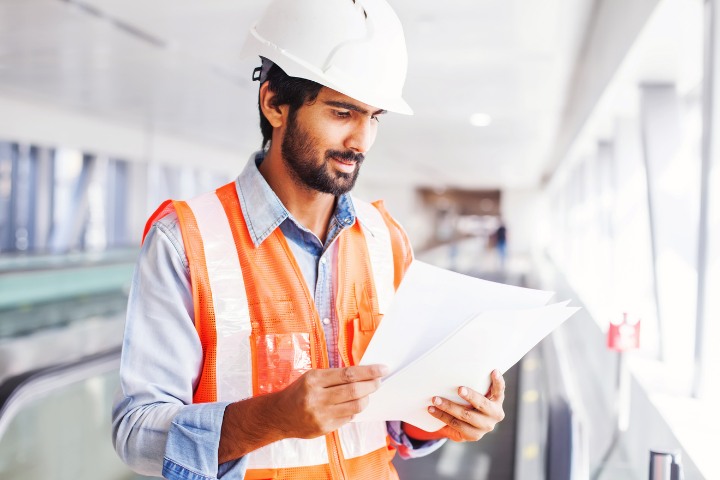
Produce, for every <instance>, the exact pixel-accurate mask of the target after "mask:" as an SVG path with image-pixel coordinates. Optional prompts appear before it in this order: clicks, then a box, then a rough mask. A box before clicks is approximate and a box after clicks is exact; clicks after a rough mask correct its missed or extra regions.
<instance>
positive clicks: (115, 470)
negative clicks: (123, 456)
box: [0, 372, 145, 480]
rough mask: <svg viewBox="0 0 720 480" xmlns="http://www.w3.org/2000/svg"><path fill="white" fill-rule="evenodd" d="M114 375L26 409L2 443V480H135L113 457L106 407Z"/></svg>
mask: <svg viewBox="0 0 720 480" xmlns="http://www.w3.org/2000/svg"><path fill="white" fill-rule="evenodd" d="M117 385H118V376H117V373H116V372H112V373H109V374H105V375H100V376H97V377H94V378H91V379H88V380H85V381H82V382H79V383H76V384H74V385H71V386H69V387H66V388H63V389H60V390H58V391H55V392H52V393H50V394H48V395H46V396H43V397H42V398H41V399H38V400H36V401H34V402H31V403H30V404H28V405H27V406H26V407H25V408H23V410H22V411H21V412H20V413H19V414H18V415H17V416H16V417H15V419H14V420H13V421H12V422H11V423H10V425H9V427H8V430H6V431H5V434H4V435H3V437H2V438H0V478H8V479H10V478H12V479H18V480H46V479H49V478H52V479H58V480H65V479H68V480H70V479H73V480H77V479H98V478H101V479H104V480H115V479H117V480H120V479H128V480H129V479H139V478H145V477H139V476H137V475H135V474H133V473H132V472H130V471H129V470H128V468H127V467H126V466H125V465H124V464H123V463H122V462H121V461H120V459H119V458H118V457H117V455H116V454H115V451H114V449H113V446H112V441H111V436H110V428H111V427H110V407H111V404H112V396H113V394H114V392H115V389H116V388H117Z"/></svg>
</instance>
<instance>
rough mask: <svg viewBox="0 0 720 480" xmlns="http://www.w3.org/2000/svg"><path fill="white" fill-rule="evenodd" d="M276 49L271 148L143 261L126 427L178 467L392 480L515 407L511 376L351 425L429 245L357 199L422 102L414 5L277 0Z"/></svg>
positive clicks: (265, 80) (168, 467) (133, 445)
mask: <svg viewBox="0 0 720 480" xmlns="http://www.w3.org/2000/svg"><path fill="white" fill-rule="evenodd" d="M245 50H246V51H247V52H249V53H252V54H254V55H259V56H260V57H261V62H262V66H261V67H259V68H258V69H256V71H255V72H254V78H255V79H256V80H259V82H260V88H259V109H260V118H261V130H262V134H263V149H262V150H261V151H259V152H256V153H254V154H253V155H252V156H251V158H250V161H249V162H248V163H247V165H246V167H245V169H244V170H243V172H242V173H241V174H240V175H239V177H238V178H237V179H236V181H234V182H232V183H230V184H228V185H225V186H223V187H220V188H218V189H217V190H216V191H214V192H210V193H208V194H206V195H202V196H200V197H198V198H196V199H193V200H189V201H187V202H178V201H168V202H165V203H164V204H163V205H161V206H160V208H158V210H157V211H156V212H155V214H153V216H152V217H151V218H150V220H149V221H148V225H147V227H146V232H145V237H144V243H143V248H142V252H141V255H140V258H139V261H138V265H137V268H136V271H135V274H134V278H133V286H132V290H131V293H130V299H129V305H128V317H127V324H126V331H125V338H124V343H123V354H122V361H121V367H120V381H121V385H120V389H119V393H118V396H117V398H116V401H115V405H114V408H113V441H114V444H115V448H116V450H117V452H118V454H119V455H120V457H121V458H122V459H123V460H124V461H125V462H126V463H127V464H128V465H130V466H131V467H132V468H133V469H134V470H135V471H137V472H138V473H141V474H145V475H163V476H165V477H167V478H173V479H174V478H178V479H209V478H228V479H229V478H233V479H235V478H238V479H239V478H247V479H265V478H273V479H325V478H328V479H329V478H338V479H367V480H377V479H394V478H397V473H396V472H395V469H394V468H393V466H392V463H391V460H392V458H393V455H394V454H395V452H396V451H398V452H399V453H400V455H401V456H402V457H405V458H411V457H417V456H421V455H425V454H428V453H430V452H432V451H434V450H435V449H437V448H439V447H440V446H441V445H442V443H443V442H444V441H445V439H447V438H450V439H452V440H455V441H474V440H477V439H479V438H480V437H481V436H483V435H484V434H485V433H486V432H488V431H490V430H492V428H493V427H494V425H495V424H496V423H497V422H498V421H500V420H501V419H502V418H503V410H502V402H503V398H504V382H503V379H502V377H501V376H500V375H499V374H497V372H495V373H494V374H493V378H492V385H491V388H490V390H489V391H488V392H486V394H482V393H480V392H475V391H472V390H471V389H468V388H466V387H462V386H459V389H458V392H459V394H460V395H461V396H462V397H463V398H464V399H466V400H467V401H468V402H469V404H470V406H465V405H459V404H456V403H453V402H451V401H449V400H447V399H444V398H440V397H434V398H433V402H432V405H429V406H428V411H429V412H430V414H431V415H433V416H435V417H436V418H438V419H440V420H442V421H443V422H444V423H446V424H447V426H445V427H443V428H442V429H441V430H439V431H438V432H424V431H422V430H420V429H418V428H416V427H413V426H412V425H407V424H403V423H401V422H351V421H350V420H351V419H352V416H353V415H355V414H357V413H358V412H360V411H361V410H362V409H363V408H364V406H365V405H366V404H367V399H368V396H369V395H370V394H371V393H372V392H374V391H375V390H377V388H378V387H379V385H380V379H381V378H382V377H383V375H385V374H386V373H387V372H386V369H385V367H384V366H382V365H370V366H359V365H357V363H358V362H359V360H360V358H361V357H362V354H363V352H364V351H365V348H366V347H367V344H368V342H369V341H370V338H371V337H372V335H373V333H374V331H375V329H376V328H377V326H378V324H379V322H380V320H381V318H382V315H383V313H384V312H385V311H386V310H387V308H388V303H389V301H390V299H391V298H392V294H393V292H394V290H395V289H396V288H397V286H398V285H399V283H400V281H401V279H402V276H403V274H404V272H405V270H406V268H407V267H408V265H409V264H410V262H411V261H412V252H411V250H410V246H409V242H408V240H407V237H406V235H405V233H404V231H403V230H402V228H401V227H400V226H399V224H398V223H397V222H396V221H395V220H394V219H393V218H392V217H391V216H390V215H389V214H388V213H387V211H386V210H385V208H384V206H383V205H382V203H375V204H369V203H365V202H363V201H361V200H358V199H355V198H352V197H351V196H350V195H349V192H350V190H351V189H352V187H353V185H354V184H355V180H356V179H357V176H358V173H359V171H360V167H361V165H362V162H363V161H364V159H365V154H366V153H367V152H368V151H369V149H370V147H371V146H372V144H373V142H374V140H375V136H376V133H377V129H378V118H379V117H380V116H381V115H383V114H385V112H386V111H393V112H399V113H405V114H410V113H412V111H411V109H410V107H409V106H408V105H407V103H406V102H405V101H404V100H403V99H402V87H403V84H404V81H405V75H406V64H407V57H406V50H405V40H404V35H403V31H402V27H401V25H400V22H399V20H398V18H397V16H396V15H395V13H394V12H393V11H392V9H391V8H390V6H389V5H388V4H387V3H386V2H385V0H275V1H273V2H272V3H271V4H270V5H269V7H268V8H267V10H266V12H265V14H264V16H263V17H262V18H261V19H260V20H259V21H258V22H257V23H256V24H255V25H254V26H253V27H252V29H251V32H250V35H249V36H248V41H247V43H246V46H245Z"/></svg>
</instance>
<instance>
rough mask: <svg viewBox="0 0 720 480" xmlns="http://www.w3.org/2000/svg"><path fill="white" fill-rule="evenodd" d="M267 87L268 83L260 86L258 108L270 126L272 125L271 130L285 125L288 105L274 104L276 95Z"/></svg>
mask: <svg viewBox="0 0 720 480" xmlns="http://www.w3.org/2000/svg"><path fill="white" fill-rule="evenodd" d="M268 87H269V83H268V82H265V83H263V84H262V85H261V86H260V108H261V109H262V112H263V114H264V115H265V118H267V119H268V122H270V125H272V127H273V128H278V127H281V126H283V125H284V124H285V121H286V118H287V113H288V105H277V104H276V102H275V99H276V95H275V93H274V92H273V91H272V90H270V88H268Z"/></svg>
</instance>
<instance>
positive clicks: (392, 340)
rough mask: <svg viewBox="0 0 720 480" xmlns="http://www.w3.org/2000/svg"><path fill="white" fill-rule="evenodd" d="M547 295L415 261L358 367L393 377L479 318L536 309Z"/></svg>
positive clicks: (546, 300) (547, 298) (546, 298)
mask: <svg viewBox="0 0 720 480" xmlns="http://www.w3.org/2000/svg"><path fill="white" fill-rule="evenodd" d="M552 296H553V292H545V291H542V290H533V289H529V288H522V287H515V286H511V285H504V284H501V283H495V282H489V281H487V280H481V279H479V278H474V277H469V276H467V275H462V274H460V273H455V272H452V271H450V270H445V269H442V268H438V267H435V266H432V265H429V264H427V263H423V262H420V261H418V260H415V261H414V262H413V263H412V264H411V265H410V268H408V270H407V272H406V273H405V277H404V278H403V281H402V283H401V284H400V287H399V288H398V290H397V292H396V294H395V297H394V298H393V301H392V304H391V306H390V309H389V310H388V312H387V313H386V314H385V316H384V317H383V320H382V322H381V323H380V326H379V327H378V329H377V330H376V331H375V335H373V338H372V341H371V342H370V344H369V345H368V348H367V350H366V351H365V354H364V355H363V358H362V360H361V361H360V364H361V365H371V364H373V363H382V364H385V365H387V366H388V368H389V369H390V374H391V375H392V374H393V373H394V372H396V371H398V370H400V369H401V368H402V367H405V366H407V365H408V364H409V363H410V362H411V361H412V360H413V359H416V358H418V357H419V356H420V355H422V354H424V353H425V352H427V351H428V350H429V349H430V348H432V347H433V346H434V345H436V344H437V343H438V342H439V341H440V340H442V339H443V338H445V337H447V336H448V335H450V334H451V333H452V332H454V331H455V330H457V328H458V327H460V326H461V325H463V324H464V323H465V322H467V321H468V320H469V319H470V318H472V317H475V316H476V315H478V314H479V313H482V312H485V311H491V310H502V309H516V308H532V307H540V306H542V305H545V304H546V303H547V302H548V300H550V298H551V297H552Z"/></svg>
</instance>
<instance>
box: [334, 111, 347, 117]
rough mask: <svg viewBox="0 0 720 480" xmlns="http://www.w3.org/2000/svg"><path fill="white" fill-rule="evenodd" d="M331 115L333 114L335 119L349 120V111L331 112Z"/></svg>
mask: <svg viewBox="0 0 720 480" xmlns="http://www.w3.org/2000/svg"><path fill="white" fill-rule="evenodd" d="M333 113H335V116H336V117H340V118H350V111H348V110H333Z"/></svg>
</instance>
